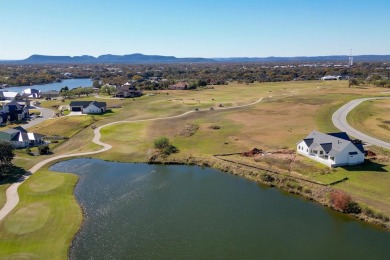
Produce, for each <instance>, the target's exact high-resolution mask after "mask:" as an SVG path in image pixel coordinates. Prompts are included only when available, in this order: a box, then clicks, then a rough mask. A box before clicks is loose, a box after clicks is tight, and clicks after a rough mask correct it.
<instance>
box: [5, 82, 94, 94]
mask: <svg viewBox="0 0 390 260" xmlns="http://www.w3.org/2000/svg"><path fill="white" fill-rule="evenodd" d="M65 86H68V88H69V89H74V88H78V87H91V86H92V80H90V79H65V80H63V81H62V82H54V83H49V84H43V85H31V86H20V87H10V88H4V89H0V91H3V90H8V91H13V92H19V93H22V91H23V90H24V89H27V88H34V89H38V90H41V91H43V92H45V91H49V90H57V91H60V90H61V88H63V87H65Z"/></svg>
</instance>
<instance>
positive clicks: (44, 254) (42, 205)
mask: <svg viewBox="0 0 390 260" xmlns="http://www.w3.org/2000/svg"><path fill="white" fill-rule="evenodd" d="M76 182H77V176H75V175H72V174H64V173H53V172H49V171H48V170H47V169H42V170H40V171H38V172H37V173H35V174H34V175H33V176H32V177H31V178H29V179H28V180H27V181H26V182H25V183H24V184H23V185H22V186H20V188H19V190H18V191H19V196H20V202H19V204H18V206H17V207H16V208H15V209H14V210H13V211H12V213H11V214H10V215H9V216H8V217H7V218H5V219H4V220H3V221H2V222H0V248H1V250H0V258H1V257H5V258H6V259H66V258H67V253H68V252H67V251H68V248H69V246H70V243H71V241H72V239H73V236H74V235H75V233H76V232H77V230H78V229H79V227H80V224H81V222H82V212H81V209H80V207H79V206H78V204H77V202H76V200H75V198H74V196H73V187H74V186H75V184H76Z"/></svg>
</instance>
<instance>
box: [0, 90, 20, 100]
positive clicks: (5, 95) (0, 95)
mask: <svg viewBox="0 0 390 260" xmlns="http://www.w3.org/2000/svg"><path fill="white" fill-rule="evenodd" d="M21 99H22V95H20V94H19V93H18V92H13V91H0V100H21Z"/></svg>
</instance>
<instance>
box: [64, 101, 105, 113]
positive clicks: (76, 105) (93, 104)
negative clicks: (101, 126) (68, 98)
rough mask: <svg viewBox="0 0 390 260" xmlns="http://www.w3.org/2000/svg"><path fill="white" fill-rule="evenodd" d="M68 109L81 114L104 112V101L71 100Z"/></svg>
mask: <svg viewBox="0 0 390 260" xmlns="http://www.w3.org/2000/svg"><path fill="white" fill-rule="evenodd" d="M69 108H70V111H72V112H82V113H83V114H102V113H104V112H106V109H107V104H106V102H97V101H72V102H70V104H69Z"/></svg>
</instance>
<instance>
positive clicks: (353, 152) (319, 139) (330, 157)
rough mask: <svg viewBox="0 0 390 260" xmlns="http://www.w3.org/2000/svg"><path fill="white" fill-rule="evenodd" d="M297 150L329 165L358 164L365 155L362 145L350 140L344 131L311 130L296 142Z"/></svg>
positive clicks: (362, 160)
mask: <svg viewBox="0 0 390 260" xmlns="http://www.w3.org/2000/svg"><path fill="white" fill-rule="evenodd" d="M297 152H298V153H299V154H302V155H304V156H306V157H308V158H310V159H312V160H315V161H317V162H320V163H322V164H325V165H327V166H329V167H338V166H343V165H355V164H360V163H363V162H364V155H365V151H364V148H363V145H362V144H361V143H357V142H354V141H352V140H351V139H350V138H349V136H348V135H347V133H345V132H340V133H329V134H324V133H321V132H318V131H312V132H311V133H310V134H309V135H308V136H306V138H305V139H303V140H301V141H299V142H298V143H297Z"/></svg>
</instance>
